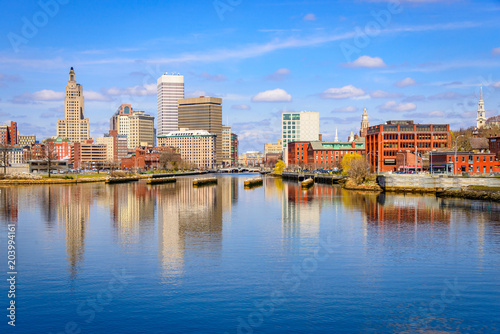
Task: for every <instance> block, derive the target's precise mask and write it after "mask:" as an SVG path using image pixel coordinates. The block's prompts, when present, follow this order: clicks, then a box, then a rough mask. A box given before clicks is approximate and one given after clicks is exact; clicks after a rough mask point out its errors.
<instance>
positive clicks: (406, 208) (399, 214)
mask: <svg viewBox="0 0 500 334" xmlns="http://www.w3.org/2000/svg"><path fill="white" fill-rule="evenodd" d="M365 205H366V207H365V209H366V216H367V221H368V223H369V224H375V225H377V226H378V228H379V229H383V228H384V226H386V225H401V224H404V225H408V224H413V225H415V226H418V225H419V224H430V225H433V224H435V223H436V224H443V223H445V224H450V222H451V213H450V211H449V210H446V209H444V208H443V207H442V206H441V205H440V201H439V200H437V199H436V197H435V196H420V195H419V196H401V195H388V196H386V195H385V194H380V195H378V197H377V198H376V199H375V198H373V197H372V200H371V201H366V202H365Z"/></svg>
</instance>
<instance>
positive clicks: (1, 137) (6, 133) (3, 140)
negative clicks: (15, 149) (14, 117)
mask: <svg viewBox="0 0 500 334" xmlns="http://www.w3.org/2000/svg"><path fill="white" fill-rule="evenodd" d="M0 144H1V145H11V146H16V145H17V144H18V139H17V123H16V122H12V121H11V122H10V126H8V125H0Z"/></svg>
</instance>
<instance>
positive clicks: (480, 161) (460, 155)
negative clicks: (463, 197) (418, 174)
mask: <svg viewBox="0 0 500 334" xmlns="http://www.w3.org/2000/svg"><path fill="white" fill-rule="evenodd" d="M430 158H432V162H430V169H431V170H432V171H433V172H443V173H446V174H455V175H457V174H458V175H460V174H462V173H469V175H479V174H490V173H500V161H498V160H497V159H496V155H495V154H494V153H473V152H457V154H456V155H455V152H432V155H431V157H430Z"/></svg>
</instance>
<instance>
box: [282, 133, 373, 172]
mask: <svg viewBox="0 0 500 334" xmlns="http://www.w3.org/2000/svg"><path fill="white" fill-rule="evenodd" d="M349 153H358V154H360V155H364V154H365V143H364V141H363V140H361V139H360V140H357V141H353V142H321V141H311V142H290V143H288V166H290V167H291V166H299V167H302V168H306V169H318V168H321V169H333V168H335V167H337V166H338V165H339V164H340V161H342V158H343V157H344V155H346V154H349Z"/></svg>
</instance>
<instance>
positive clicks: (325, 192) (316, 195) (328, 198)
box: [280, 181, 342, 250]
mask: <svg viewBox="0 0 500 334" xmlns="http://www.w3.org/2000/svg"><path fill="white" fill-rule="evenodd" d="M280 182H281V186H282V189H283V191H282V192H281V194H282V229H283V242H284V245H285V247H286V248H291V249H295V250H297V249H298V248H300V246H305V247H308V246H311V245H314V244H317V243H318V242H319V233H320V216H321V208H322V206H323V205H325V204H326V203H329V204H330V205H331V204H332V202H333V199H334V197H336V196H337V195H338V194H339V193H340V192H341V191H342V190H341V189H340V188H339V187H332V186H325V185H321V184H317V185H314V187H312V188H311V189H309V190H302V188H301V187H300V185H299V183H298V182H293V183H292V182H282V181H280ZM305 243H307V244H305Z"/></svg>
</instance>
